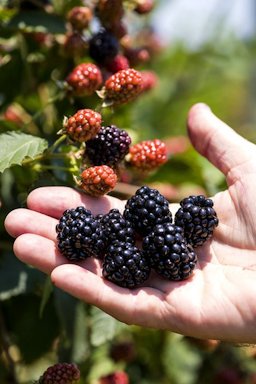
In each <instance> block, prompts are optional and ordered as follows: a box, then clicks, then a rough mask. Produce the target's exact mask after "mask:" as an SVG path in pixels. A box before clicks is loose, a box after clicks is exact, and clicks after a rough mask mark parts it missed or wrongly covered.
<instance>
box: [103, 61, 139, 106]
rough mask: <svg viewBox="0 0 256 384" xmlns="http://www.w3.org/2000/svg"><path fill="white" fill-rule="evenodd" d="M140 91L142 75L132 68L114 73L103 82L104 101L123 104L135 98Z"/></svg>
mask: <svg viewBox="0 0 256 384" xmlns="http://www.w3.org/2000/svg"><path fill="white" fill-rule="evenodd" d="M141 91H142V76H141V73H140V72H139V71H136V70H135V69H133V68H128V69H124V70H121V71H118V72H116V73H114V74H113V75H112V76H110V77H109V78H108V79H107V81H106V82H105V94H104V98H105V100H106V101H108V102H110V103H112V104H115V105H117V104H125V103H127V102H129V101H131V100H133V99H135V98H136V97H137V96H138V95H139V94H140V93H141Z"/></svg>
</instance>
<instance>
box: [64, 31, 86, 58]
mask: <svg viewBox="0 0 256 384" xmlns="http://www.w3.org/2000/svg"><path fill="white" fill-rule="evenodd" d="M87 49H88V42H87V40H86V39H85V38H84V36H83V35H81V34H80V33H78V32H72V33H68V34H67V35H66V37H65V41H64V43H63V54H64V55H65V56H68V57H82V56H84V54H85V52H86V51H87Z"/></svg>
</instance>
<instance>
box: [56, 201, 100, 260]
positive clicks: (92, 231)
mask: <svg viewBox="0 0 256 384" xmlns="http://www.w3.org/2000/svg"><path fill="white" fill-rule="evenodd" d="M56 232H57V242H58V249H59V251H60V253H61V254H62V255H63V256H65V257H66V258H67V259H68V260H69V261H80V260H84V259H86V258H87V257H89V256H94V257H97V258H101V257H102V256H103V253H104V249H105V244H106V239H105V237H104V233H103V230H102V227H101V225H100V222H99V221H98V220H96V219H95V218H94V216H93V215H92V213H91V211H89V210H88V209H86V208H84V207H77V208H72V209H67V210H66V211H65V212H64V213H63V215H62V217H61V218H60V220H59V223H58V224H57V226H56Z"/></svg>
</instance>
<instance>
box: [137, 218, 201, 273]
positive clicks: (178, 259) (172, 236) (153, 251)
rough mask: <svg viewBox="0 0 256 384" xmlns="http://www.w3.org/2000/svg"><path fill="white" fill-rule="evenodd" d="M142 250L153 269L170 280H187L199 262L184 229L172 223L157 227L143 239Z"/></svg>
mask: <svg viewBox="0 0 256 384" xmlns="http://www.w3.org/2000/svg"><path fill="white" fill-rule="evenodd" d="M142 248H143V251H144V253H145V256H146V257H147V258H148V259H149V261H150V265H151V267H152V268H153V269H154V270H155V271H156V272H157V273H158V274H159V275H161V276H162V277H164V278H166V279H168V280H184V279H187V278H188V277H189V276H190V275H191V274H192V272H193V270H194V268H195V265H196V262H197V256H196V254H195V252H194V250H193V248H192V246H191V245H190V244H188V243H187V242H186V240H185V238H184V233H183V229H182V228H181V227H178V226H176V225H174V224H171V223H164V224H159V225H156V226H155V227H154V228H153V230H152V231H151V233H150V234H149V235H148V236H146V237H145V238H144V239H143V243H142Z"/></svg>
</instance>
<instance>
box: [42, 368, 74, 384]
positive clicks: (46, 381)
mask: <svg viewBox="0 0 256 384" xmlns="http://www.w3.org/2000/svg"><path fill="white" fill-rule="evenodd" d="M79 379H80V371H79V369H78V367H77V366H76V365H75V364H73V363H58V364H55V365H52V366H51V367H49V368H47V370H46V371H45V372H44V373H43V375H42V376H41V377H40V379H39V382H38V384H53V383H54V384H75V383H76V382H78V380H79Z"/></svg>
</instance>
